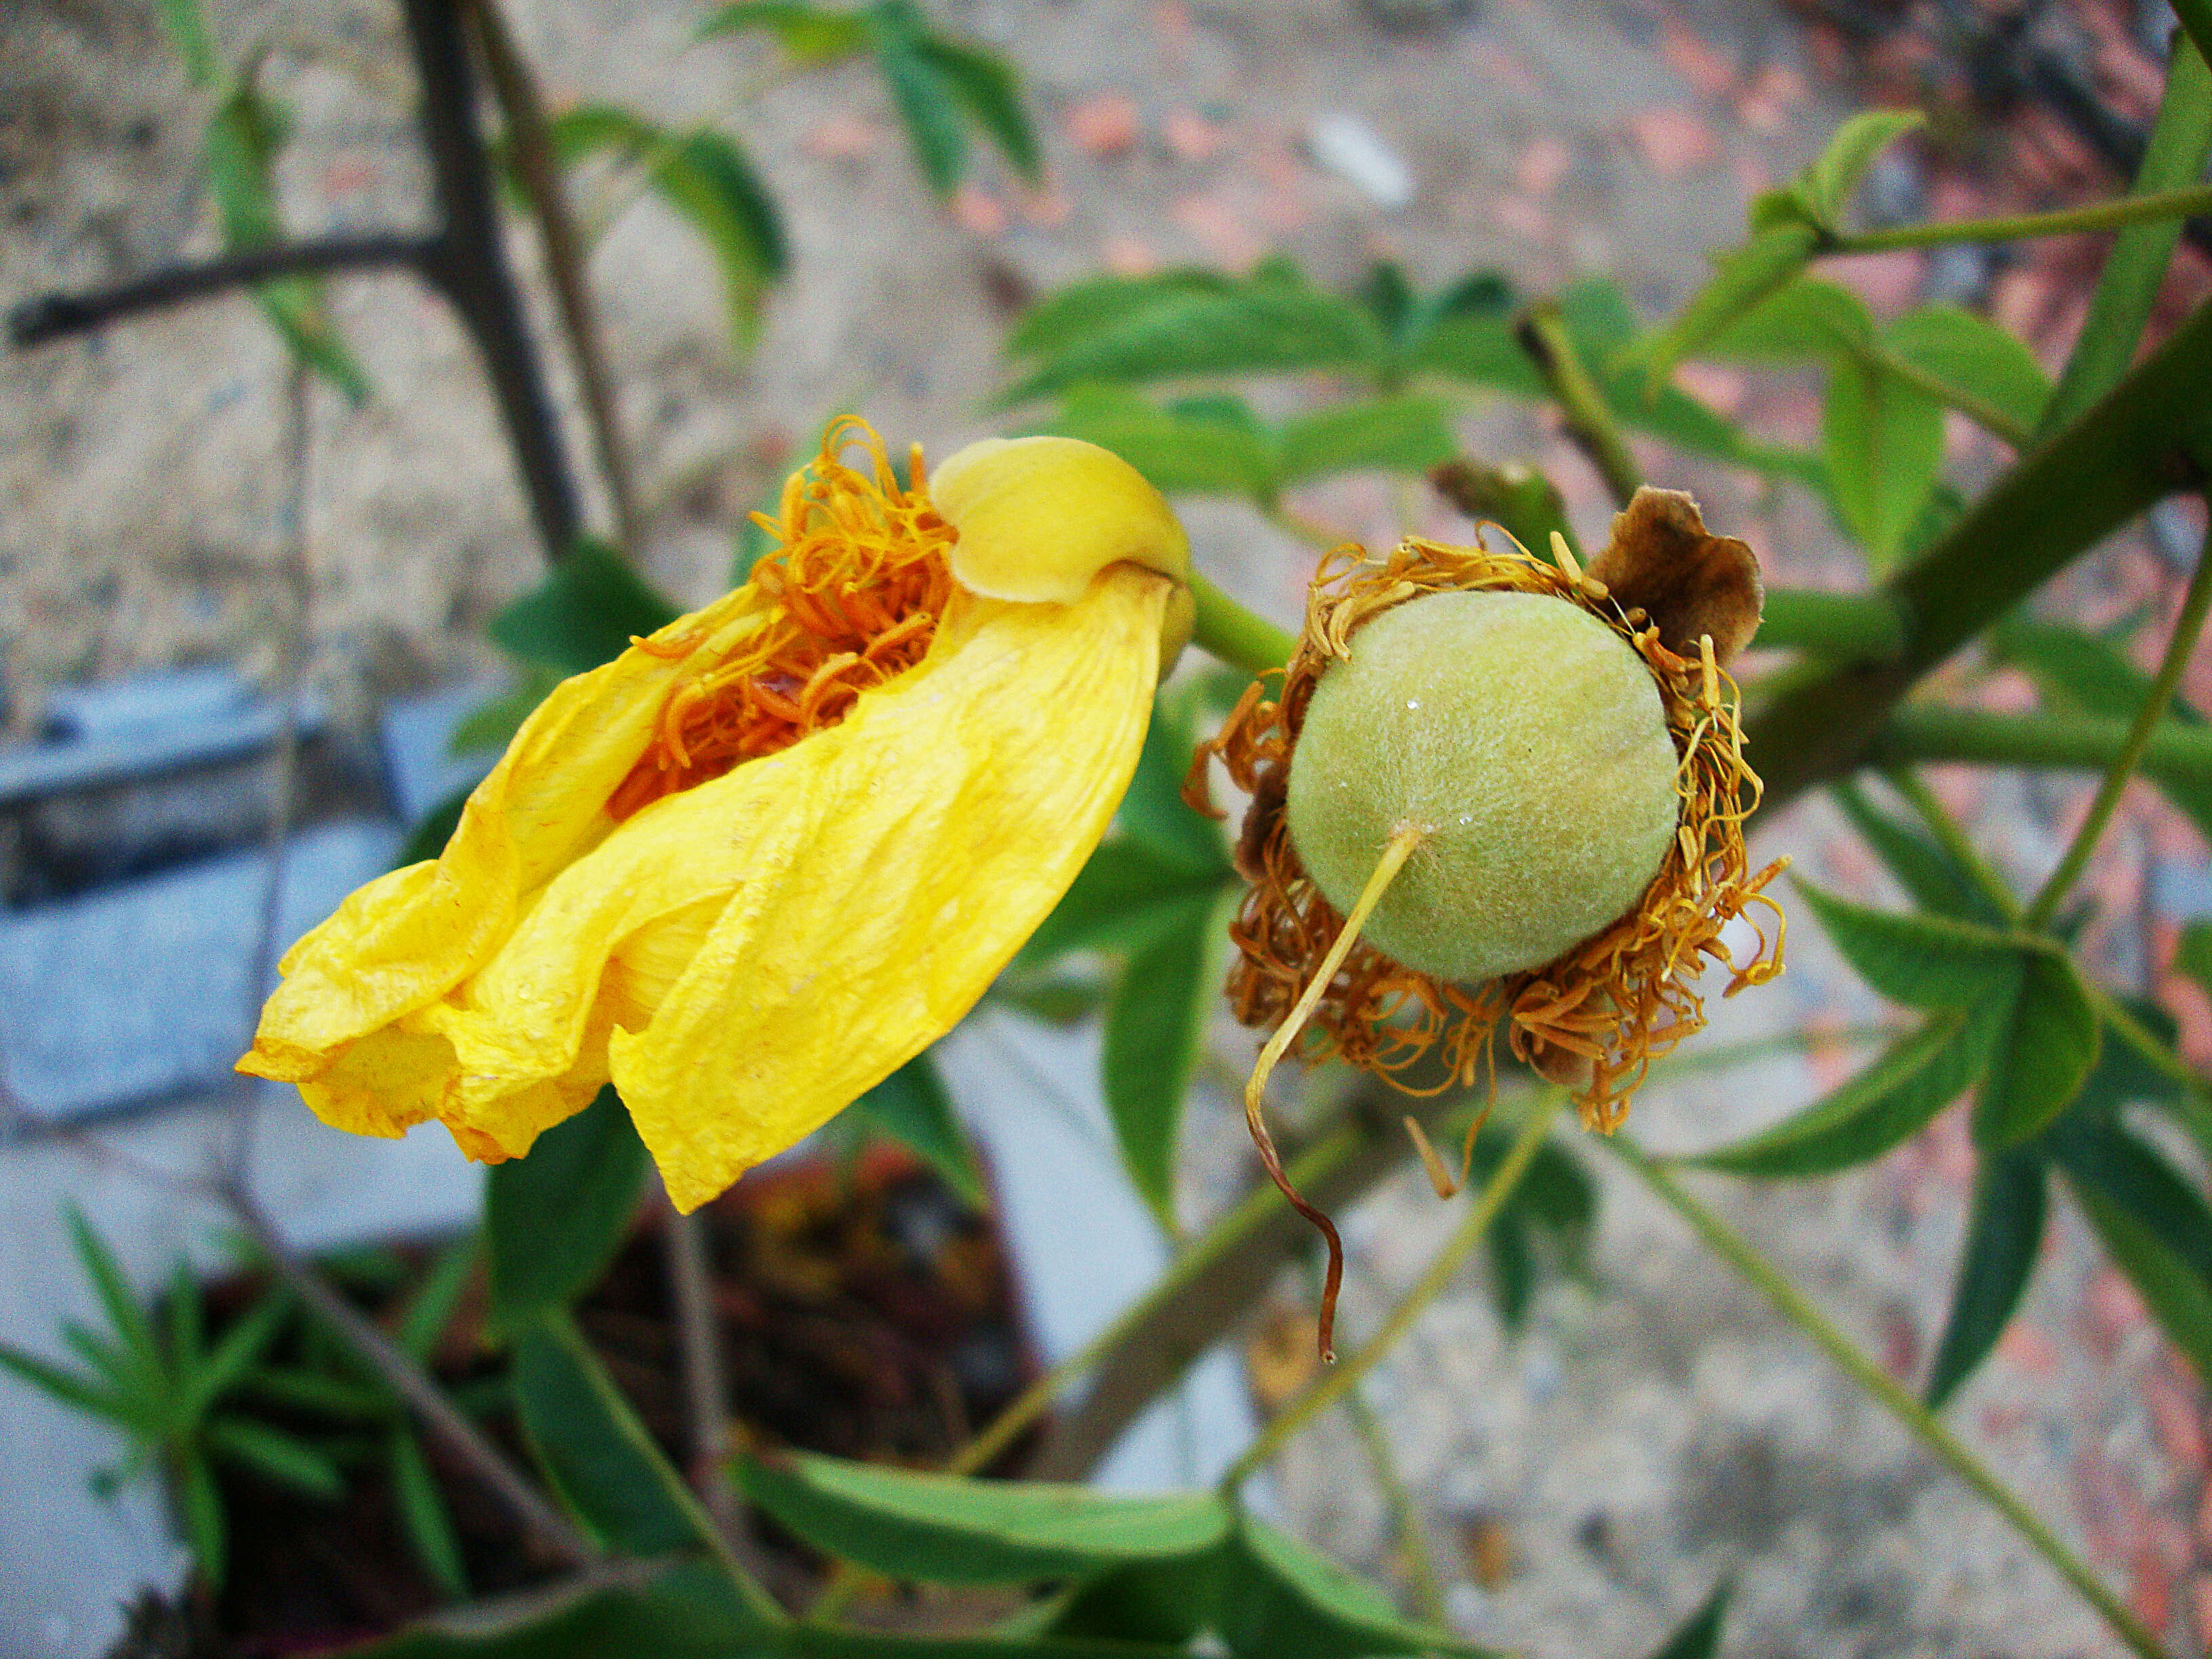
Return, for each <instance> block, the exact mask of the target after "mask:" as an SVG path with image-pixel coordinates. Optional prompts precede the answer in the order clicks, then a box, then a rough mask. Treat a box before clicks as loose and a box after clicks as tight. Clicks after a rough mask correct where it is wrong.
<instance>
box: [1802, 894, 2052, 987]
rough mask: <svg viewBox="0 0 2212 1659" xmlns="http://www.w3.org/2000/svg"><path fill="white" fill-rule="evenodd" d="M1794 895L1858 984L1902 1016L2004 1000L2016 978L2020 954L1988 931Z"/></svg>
mask: <svg viewBox="0 0 2212 1659" xmlns="http://www.w3.org/2000/svg"><path fill="white" fill-rule="evenodd" d="M1796 886H1797V891H1798V893H1799V894H1800V895H1801V896H1802V897H1803V898H1804V900H1805V902H1806V904H1807V905H1808V906H1809V907H1810V908H1811V909H1812V912H1813V914H1814V916H1816V917H1818V918H1819V920H1820V927H1821V928H1822V930H1823V931H1824V932H1826V934H1827V935H1828V937H1829V938H1830V939H1832V940H1833V941H1834V942H1835V946H1836V949H1837V950H1838V951H1842V952H1843V954H1844V960H1845V961H1847V962H1849V963H1850V965H1851V967H1852V968H1853V969H1855V970H1856V971H1857V974H1858V975H1859V977H1860V978H1861V979H1863V980H1864V981H1866V982H1867V983H1868V984H1869V985H1870V986H1872V987H1874V988H1875V990H1876V991H1879V992H1880V993H1881V994H1882V995H1883V996H1885V997H1887V999H1888V1000H1890V1001H1892V1002H1895V1003H1899V1004H1901V1005H1903V1006H1905V1007H1907V1008H1957V1007H1961V1006H1965V1005H1966V1004H1968V1003H1978V1002H1984V1001H1986V1000H1989V999H1990V998H1991V997H1993V996H1994V995H1995V994H1997V993H1998V992H2000V991H2007V992H2008V991H2009V990H2010V989H2011V987H2013V986H2015V984H2017V983H2018V981H2019V976H2020V963H2019V947H2018V945H2016V944H2015V942H2014V940H2013V939H2010V938H2009V937H2008V936H2007V935H2005V934H2003V933H1998V932H1997V931H1996V929H1994V928H1990V927H1976V926H1974V925H1973V924H1972V923H1971V922H1965V921H1954V920H1952V919H1951V918H1949V917H1948V916H1932V915H1915V914H1912V913H1910V912H1905V913H1899V912H1897V911H1892V910H1875V909H1872V908H1869V907H1867V906H1865V905H1863V904H1853V903H1852V902H1850V901H1849V900H1848V899H1841V898H1838V897H1837V896H1835V895H1834V894H1832V893H1824V892H1822V891H1821V890H1820V889H1819V888H1817V887H1815V886H1814V885H1813V884H1811V883H1810V882H1806V881H1800V882H1798V883H1797V884H1796Z"/></svg>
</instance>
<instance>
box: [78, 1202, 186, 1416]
mask: <svg viewBox="0 0 2212 1659" xmlns="http://www.w3.org/2000/svg"><path fill="white" fill-rule="evenodd" d="M69 1228H70V1243H72V1244H73V1245H75V1246H76V1255H77V1260H78V1261H80V1262H82V1264H83V1266H84V1272H85V1277H86V1278H87V1279H90V1280H91V1281H92V1288H93V1290H94V1291H95V1292H96V1293H97V1294H98V1296H99V1297H100V1309H101V1310H102V1311H103V1312H105V1313H106V1316H107V1323H108V1328H110V1329H111V1330H112V1331H113V1332H114V1333H115V1334H116V1335H117V1336H118V1337H119V1338H121V1339H122V1341H123V1352H124V1353H125V1355H126V1356H128V1357H129V1358H130V1359H131V1362H132V1363H133V1366H134V1369H136V1370H138V1371H141V1372H143V1374H144V1375H145V1376H149V1377H159V1376H162V1375H163V1374H164V1373H165V1372H166V1371H167V1365H166V1364H164V1363H163V1361H162V1357H161V1342H160V1340H158V1339H157V1338H156V1337H155V1334H154V1324H153V1322H152V1321H151V1320H149V1319H148V1318H147V1317H146V1310H144V1309H143V1308H142V1307H140V1306H139V1305H138V1298H137V1297H136V1296H135V1295H133V1294H132V1293H131V1285H130V1283H129V1281H128V1280H126V1279H125V1278H124V1276H123V1268H122V1266H121V1264H120V1263H118V1261H116V1259H115V1257H114V1255H112V1254H111V1253H110V1251H109V1250H108V1248H107V1246H106V1243H104V1242H103V1241H102V1240H101V1238H100V1235H99V1234H98V1233H96V1232H94V1231H93V1230H92V1224H91V1223H89V1222H88V1221H87V1220H86V1219H85V1218H84V1216H83V1213H82V1212H81V1211H79V1210H77V1209H76V1207H75V1206H71V1208H70V1212H69Z"/></svg>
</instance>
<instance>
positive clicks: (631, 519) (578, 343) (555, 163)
mask: <svg viewBox="0 0 2212 1659" xmlns="http://www.w3.org/2000/svg"><path fill="white" fill-rule="evenodd" d="M469 14H470V16H471V19H472V20H473V21H474V22H475V23H476V27H477V43H478V44H479V45H480V46H482V48H483V56H484V68H485V70H486V72H487V74H488V76H489V79H490V82H491V88H492V95H493V96H494V97H495V98H496V99H497V100H499V107H500V113H501V117H502V118H504V120H505V122H506V125H507V144H508V150H509V153H510V155H512V156H513V161H514V171H515V174H516V177H517V178H518V179H520V181H521V184H522V188H523V191H524V193H525V194H526V195H527V196H528V197H529V198H530V205H531V210H532V215H533V216H534V217H535V218H536V220H537V222H538V240H539V241H540V243H541V244H542V245H543V246H544V251H545V271H546V275H547V276H549V277H550V279H551V281H552V284H553V300H554V304H555V307H556V309H557V310H558V311H559V313H560V315H561V327H562V332H563V333H564V334H566V335H567V337H568V353H569V356H570V357H571V358H572V359H574V362H575V365H576V380H577V382H578V386H579V387H580V390H581V391H582V392H583V396H584V411H585V414H586V416H587V417H588V418H589V422H590V426H591V430H592V447H593V448H594V449H595V450H596V451H597V452H598V454H599V471H600V473H601V474H602V475H603V476H604V477H605V479H606V481H607V494H608V495H609V497H610V498H611V500H612V501H613V503H614V512H615V526H616V531H617V535H618V536H619V537H620V538H621V541H622V544H623V549H624V550H625V551H627V552H628V553H629V555H630V556H632V557H635V556H636V554H637V550H638V546H639V538H640V534H641V527H642V522H643V521H642V519H641V514H640V513H639V511H638V503H637V484H636V480H635V477H634V476H633V474H632V472H631V471H630V465H629V450H628V448H627V447H626V446H625V445H624V443H623V434H622V423H621V421H620V418H619V417H618V416H617V412H616V409H615V393H614V377H613V375H612V374H611V373H610V372H609V370H608V368H607V353H606V344H605V340H604V339H603V338H602V337H601V336H600V333H599V313H598V311H597V309H596V308H595V307H593V305H592V295H591V289H590V286H589V284H588V283H587V282H586V276H585V267H586V263H587V256H586V253H585V251H584V240H583V236H582V234H581V233H580V231H579V229H578V228H577V224H576V216H575V214H574V211H573V210H571V208H570V207H569V204H568V191H566V189H565V188H564V187H563V185H562V179H561V164H560V160H559V157H558V156H557V155H556V154H555V152H554V147H553V130H552V125H551V123H550V121H549V120H548V119H547V118H546V114H545V100H544V98H543V96H541V95H540V94H539V92H538V82H537V77H536V76H533V75H532V73H531V70H530V63H529V60H528V59H527V58H525V57H524V56H523V55H522V52H521V50H520V47H518V46H516V45H515V41H514V36H513V33H511V32H510V31H509V30H508V28H507V19H506V16H505V15H504V14H502V13H501V10H500V9H499V6H498V3H497V0H471V3H470V7H469Z"/></svg>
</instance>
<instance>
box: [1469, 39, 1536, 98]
mask: <svg viewBox="0 0 2212 1659" xmlns="http://www.w3.org/2000/svg"><path fill="white" fill-rule="evenodd" d="M1467 59H1468V63H1469V64H1473V65H1474V72H1475V73H1476V74H1477V75H1480V76H1482V77H1483V78H1484V79H1485V80H1486V81H1492V82H1496V83H1497V84H1498V85H1499V86H1502V87H1506V88H1510V89H1511V90H1513V91H1515V92H1517V93H1521V94H1524V95H1525V96H1528V97H1531V98H1533V97H1534V96H1535V95H1536V94H1537V92H1538V91H1539V90H1540V88H1538V86H1537V84H1536V76H1535V75H1534V72H1533V71H1532V70H1530V69H1529V67H1528V64H1526V63H1524V62H1522V60H1521V59H1520V58H1516V57H1515V56H1514V55H1513V54H1512V53H1511V52H1508V51H1506V49H1505V48H1504V46H1499V45H1498V42H1496V41H1495V40H1477V41H1475V42H1474V44H1472V45H1471V46H1468V50H1467Z"/></svg>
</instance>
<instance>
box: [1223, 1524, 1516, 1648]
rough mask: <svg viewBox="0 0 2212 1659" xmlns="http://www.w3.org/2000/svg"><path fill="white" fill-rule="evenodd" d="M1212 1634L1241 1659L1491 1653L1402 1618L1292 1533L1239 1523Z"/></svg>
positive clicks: (1376, 1594)
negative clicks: (1215, 1632)
mask: <svg viewBox="0 0 2212 1659" xmlns="http://www.w3.org/2000/svg"><path fill="white" fill-rule="evenodd" d="M1219 1595H1220V1606H1219V1608H1218V1612H1217V1613H1216V1614H1215V1616H1214V1620H1213V1624H1214V1628H1215V1629H1216V1631H1217V1632H1218V1634H1219V1635H1220V1637H1221V1639H1222V1641H1223V1642H1224V1643H1225V1644H1227V1646H1228V1648H1229V1650H1230V1651H1231V1652H1232V1653H1234V1654H1237V1655H1238V1656H1239V1659H1354V1656H1359V1655H1368V1654H1399V1653H1453V1654H1468V1655H1478V1656H1479V1655H1486V1654H1487V1653H1488V1652H1489V1650H1487V1649H1486V1648H1483V1647H1480V1646H1479V1645H1477V1644H1474V1643H1472V1642H1469V1641H1467V1640H1465V1639H1464V1638H1461V1637H1458V1636H1456V1635H1455V1634H1453V1633H1452V1632H1449V1631H1443V1630H1438V1629H1437V1628H1436V1627H1435V1626H1429V1625H1417V1624H1413V1623H1412V1622H1410V1621H1409V1620H1405V1619H1401V1618H1400V1617H1399V1616H1398V1612H1397V1609H1396V1608H1395V1607H1392V1606H1391V1605H1390V1603H1389V1601H1388V1600H1387V1599H1385V1598H1384V1596H1383V1595H1382V1593H1381V1592H1380V1591H1378V1590H1376V1589H1374V1588H1373V1587H1372V1586H1370V1585H1369V1584H1366V1583H1362V1582H1361V1581H1360V1580H1358V1579H1357V1578H1355V1577H1352V1575H1351V1574H1350V1573H1348V1572H1346V1571H1345V1570H1344V1569H1343V1568H1341V1567H1340V1566H1338V1565H1336V1563H1334V1561H1331V1560H1330V1559H1328V1557H1326V1556H1324V1555H1321V1554H1318V1553H1316V1552H1314V1551H1313V1550H1310V1549H1309V1548H1307V1547H1305V1546H1304V1544H1301V1543H1300V1542H1298V1541H1297V1540H1296V1539H1294V1538H1292V1537H1291V1536H1290V1535H1289V1534H1285V1533H1283V1532H1280V1531H1278V1530H1277V1529H1276V1528H1273V1527H1271V1526H1269V1525H1267V1522H1264V1521H1261V1520H1259V1519H1258V1518H1257V1517H1255V1516H1250V1515H1243V1516H1238V1517H1237V1530H1236V1532H1235V1534H1234V1535H1233V1536H1232V1538H1231V1541H1230V1544H1229V1547H1228V1551H1227V1553H1226V1558H1225V1565H1224V1567H1223V1571H1222V1576H1221V1581H1220V1590H1219Z"/></svg>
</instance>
